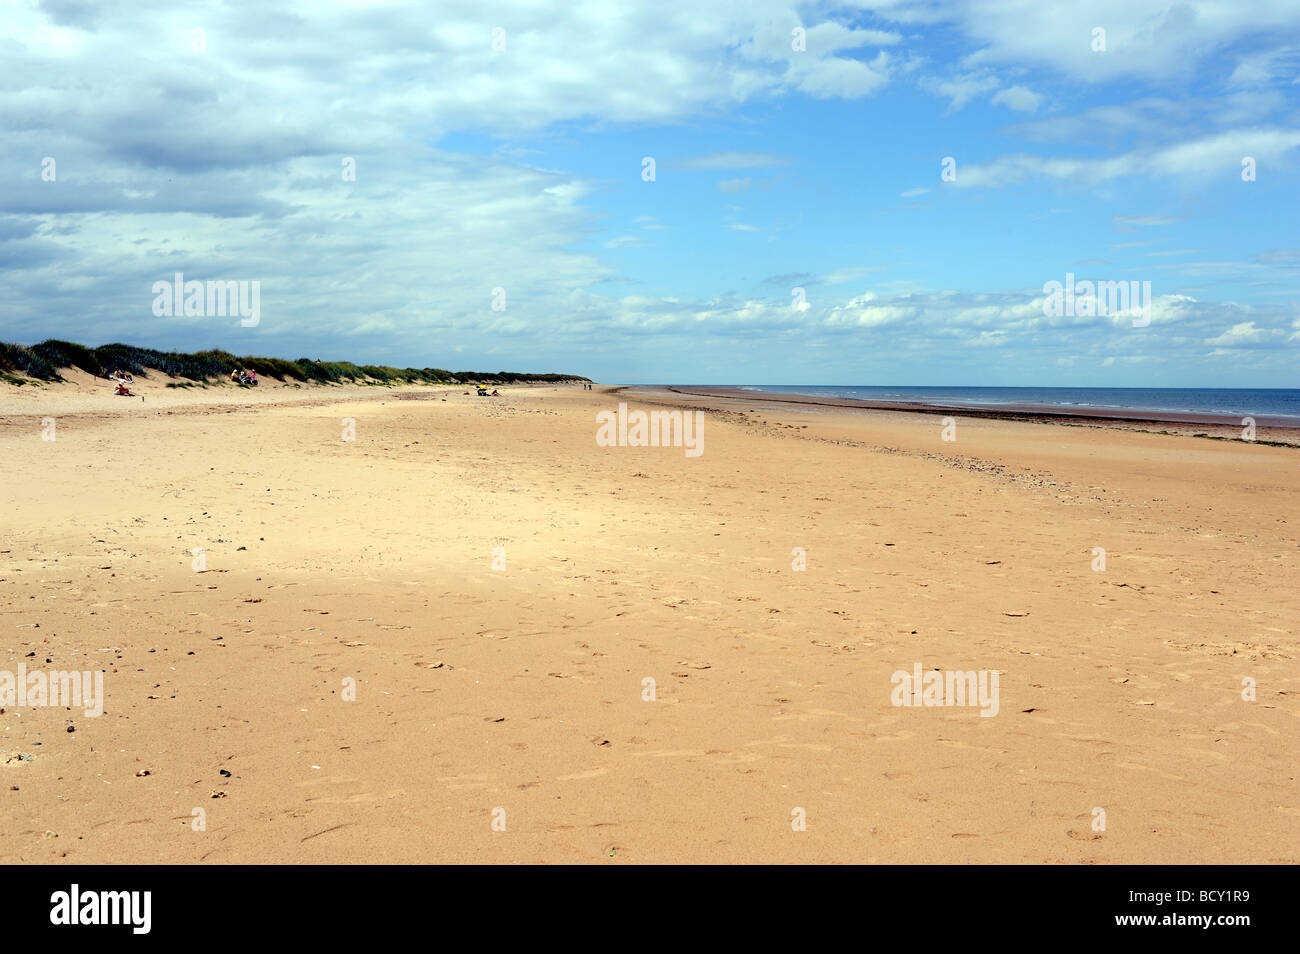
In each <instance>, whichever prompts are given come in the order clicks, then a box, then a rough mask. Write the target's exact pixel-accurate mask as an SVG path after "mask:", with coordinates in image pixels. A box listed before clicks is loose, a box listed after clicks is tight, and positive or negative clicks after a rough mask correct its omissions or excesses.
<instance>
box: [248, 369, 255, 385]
mask: <svg viewBox="0 0 1300 954" xmlns="http://www.w3.org/2000/svg"><path fill="white" fill-rule="evenodd" d="M248 383H249V384H252V385H254V386H256V385H257V372H256V371H249V372H248Z"/></svg>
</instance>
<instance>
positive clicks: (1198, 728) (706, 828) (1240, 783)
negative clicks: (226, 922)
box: [0, 382, 1300, 863]
mask: <svg viewBox="0 0 1300 954" xmlns="http://www.w3.org/2000/svg"><path fill="white" fill-rule="evenodd" d="M462 390H463V389H459V388H457V389H452V390H450V391H447V390H440V389H434V388H420V389H412V390H409V391H400V392H399V391H385V390H377V389H361V388H356V389H341V388H340V389H318V388H309V389H303V390H302V391H298V392H295V391H292V390H287V389H274V388H265V389H259V391H258V392H256V393H254V392H248V391H237V390H235V389H233V388H229V387H226V388H218V389H211V390H208V391H199V392H170V393H164V392H163V390H162V389H161V388H160V387H159V384H158V382H150V383H148V384H144V383H142V391H143V392H144V393H145V396H146V400H145V401H144V402H139V401H135V402H128V401H126V400H124V399H116V400H115V399H113V398H111V397H109V396H108V394H107V390H106V388H104V387H103V386H101V385H98V384H96V385H92V384H90V383H88V382H81V384H79V385H77V386H75V387H72V388H63V389H60V388H45V389H39V390H38V389H31V390H29V389H27V388H23V389H19V390H17V391H15V390H14V389H6V393H5V394H4V396H3V397H0V453H2V454H3V460H4V462H5V468H4V482H5V489H6V497H7V499H6V507H5V528H6V532H5V533H4V535H3V542H2V543H0V551H2V552H0V611H2V620H0V634H2V635H3V642H2V643H0V668H2V669H7V670H10V671H14V670H16V668H17V665H18V664H19V663H20V662H25V663H26V664H27V665H28V668H29V669H45V670H50V669H74V668H76V669H90V668H94V669H99V668H103V669H106V670H107V672H106V675H105V679H106V690H107V704H106V707H105V709H106V711H105V714H104V715H103V716H101V717H99V718H86V717H84V716H83V714H82V713H81V712H80V711H69V710H64V709H48V708H46V709H39V708H38V709H31V708H28V709H18V708H16V707H9V708H8V709H7V711H6V712H5V713H4V714H3V715H2V716H0V729H2V730H3V731H2V732H0V749H3V750H4V751H3V752H0V860H3V861H4V862H7V863H15V862H82V863H100V862H109V863H138V862H199V861H205V862H352V861H391V862H437V861H454V862H470V861H481V862H602V863H624V862H759V861H764V862H880V863H911V862H1033V863H1037V862H1087V863H1093V862H1098V863H1112V862H1178V863H1200V862H1247V863H1249V862H1274V863H1295V862H1296V861H1297V860H1300V848H1298V847H1297V845H1298V843H1300V839H1298V838H1297V834H1298V833H1300V791H1298V789H1297V780H1296V739H1297V729H1298V728H1300V726H1298V724H1297V716H1298V715H1300V696H1298V693H1300V669H1298V667H1297V654H1298V652H1300V645H1298V642H1300V641H1298V639H1297V629H1296V626H1297V620H1298V619H1300V596H1298V595H1297V594H1298V593H1300V588H1298V587H1297V582H1298V579H1297V558H1298V557H1300V550H1298V548H1297V545H1298V543H1300V539H1298V531H1300V524H1293V523H1291V522H1290V521H1292V520H1296V519H1297V517H1296V507H1295V499H1296V497H1295V491H1296V488H1297V486H1298V485H1300V452H1297V451H1295V450H1293V449H1288V448H1278V447H1267V446H1259V445H1250V444H1246V443H1243V442H1240V441H1238V442H1226V441H1225V442H1214V441H1207V440H1197V439H1194V438H1189V437H1173V436H1162V435H1155V434H1146V433H1135V432H1126V431H1118V430H1109V429H1085V428H1077V427H1063V426H1059V425H1052V424H1036V423H1023V422H1010V421H988V420H968V419H965V418H962V417H960V416H958V419H957V440H956V441H955V442H953V443H945V442H943V441H942V440H941V439H940V424H939V421H938V420H937V419H936V418H933V417H930V416H926V415H919V414H909V413H901V412H874V413H864V412H856V411H845V410H835V409H821V410H814V411H809V410H806V409H800V408H788V407H779V406H775V405H761V404H756V403H754V404H745V405H744V406H742V407H740V408H738V409H735V405H734V402H732V404H731V405H730V406H732V407H733V410H729V411H726V412H709V413H708V414H707V416H706V420H705V425H704V436H705V444H704V454H703V455H702V456H701V457H699V458H697V459H688V458H687V457H686V456H685V454H684V453H683V451H682V450H681V449H673V448H601V447H598V446H597V445H596V443H595V439H594V437H595V429H596V425H595V412H596V411H598V410H603V409H612V408H614V407H615V405H616V403H617V401H618V400H619V399H620V398H622V399H624V400H630V401H631V402H632V405H633V407H649V406H650V405H649V404H648V403H647V402H648V401H650V400H652V399H656V400H657V399H665V400H667V399H668V398H663V397H662V396H659V397H656V396H654V395H647V394H642V395H640V396H639V397H638V396H636V395H632V396H629V395H628V394H626V393H623V394H616V393H610V392H604V391H600V390H598V391H596V392H591V393H588V392H584V391H580V390H578V389H576V388H561V389H550V388H546V389H542V388H538V389H508V393H507V396H506V397H504V398H502V399H499V400H496V401H491V400H488V399H483V398H476V397H466V396H464V395H463V394H462V393H461V392H462ZM22 392H26V393H22ZM443 398H445V399H446V400H445V401H444V400H443ZM692 401H693V402H694V403H695V404H697V405H698V404H703V403H705V402H704V401H703V400H702V399H692ZM750 408H754V410H753V411H751V410H750ZM43 416H53V417H55V421H56V428H57V430H56V434H57V439H56V440H54V441H43V440H42V439H41V418H42V417H43ZM345 417H350V418H354V419H355V421H356V440H355V442H345V441H343V440H341V439H340V437H341V433H342V423H341V421H342V419H343V418H345ZM494 547H504V552H505V559H506V568H505V570H504V571H503V572H498V571H494V570H493V569H492V560H493V548H494ZM796 547H803V548H805V549H806V552H807V570H806V571H804V572H796V571H794V570H792V568H791V562H792V553H791V551H792V549H793V548H796ZM1094 547H1104V548H1105V549H1106V551H1107V569H1106V570H1105V572H1094V571H1093V570H1092V561H1093V548H1094ZM194 548H203V549H204V551H205V561H206V570H205V572H196V571H195V570H194V569H193V560H194V557H193V555H192V550H193V549H194ZM31 653H34V654H35V655H32V656H29V654H31ZM918 662H919V663H921V664H922V665H923V666H924V667H925V668H926V669H931V668H940V669H976V670H981V669H983V670H994V669H996V670H999V671H1000V672H1001V677H1000V699H999V713H998V715H997V716H996V717H993V718H983V717H981V716H980V714H979V710H978V709H976V708H957V707H954V708H896V707H894V706H892V705H891V704H890V690H891V684H890V677H891V674H892V673H893V672H894V671H895V670H899V669H904V670H909V671H910V670H911V668H912V666H913V664H915V663H918ZM647 677H650V678H653V679H654V680H655V681H656V688H657V699H656V701H653V702H648V701H643V698H642V694H643V688H642V687H643V680H644V679H645V678H647ZM1247 677H1249V678H1251V679H1254V680H1256V681H1257V685H1258V689H1257V693H1258V695H1257V699H1256V700H1255V701H1253V702H1251V701H1245V700H1243V698H1242V681H1243V679H1245V678H1247ZM346 678H351V679H355V680H356V685H357V689H356V701H344V700H343V698H342V695H343V686H344V680H345V679H346ZM70 724H71V725H74V726H75V729H76V731H75V732H72V733H69V732H67V731H66V728H67V726H68V725H70ZM37 743H40V744H39V745H38V744H37ZM19 755H28V756H30V759H26V760H23V759H19ZM223 769H224V770H226V771H228V772H229V773H231V774H230V777H224V776H222V775H221V774H220V772H221V770H223ZM146 772H147V773H148V774H142V773H146ZM196 808H197V809H203V810H204V812H205V817H206V830H203V831H195V830H194V825H193V821H194V817H195V816H194V810H195V809H196ZM498 808H499V809H503V810H504V813H505V820H506V830H505V831H504V832H494V831H493V830H492V824H491V823H492V817H493V815H492V813H493V811H494V809H498ZM796 808H802V809H803V810H805V811H806V816H807V830H806V831H802V832H796V831H793V830H792V826H791V819H792V811H793V810H795V809H796ZM1095 808H1101V809H1104V811H1105V819H1106V827H1105V831H1104V832H1098V831H1094V830H1093V821H1094V809H1095Z"/></svg>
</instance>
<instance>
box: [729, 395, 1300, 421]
mask: <svg viewBox="0 0 1300 954" xmlns="http://www.w3.org/2000/svg"><path fill="white" fill-rule="evenodd" d="M739 390H743V391H754V392H759V393H768V394H801V395H810V396H814V397H831V398H847V399H852V400H858V401H882V402H889V403H898V404H928V405H933V406H937V407H951V408H953V409H954V410H960V409H962V408H969V409H979V410H998V409H999V408H1009V407H1014V406H1017V405H1033V406H1045V407H1051V408H1059V409H1060V410H1061V412H1062V413H1069V412H1071V411H1074V412H1076V413H1094V414H1095V413H1098V412H1105V411H1141V412H1146V413H1152V414H1206V415H1217V416H1224V417H1234V418H1242V417H1256V418H1262V417H1269V418H1280V419H1285V420H1287V421H1294V422H1295V425H1294V426H1297V427H1300V389H1295V388H1041V387H1040V388H1024V387H1019V388H1009V387H920V386H909V387H888V386H883V385H849V386H840V385H806V386H805V385H794V386H778V385H774V386H759V385H743V386H740V387H739ZM1279 423H1281V422H1280V421H1279Z"/></svg>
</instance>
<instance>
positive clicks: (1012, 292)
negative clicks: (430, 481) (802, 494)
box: [0, 0, 1300, 387]
mask: <svg viewBox="0 0 1300 954" xmlns="http://www.w3.org/2000/svg"><path fill="white" fill-rule="evenodd" d="M498 28H499V30H500V31H503V32H500V33H497V34H496V37H497V39H498V42H497V43H496V46H501V45H502V44H501V42H500V40H501V39H503V40H504V49H497V48H494V34H493V31H494V29H498ZM799 30H802V31H803V33H802V46H803V48H802V49H796V47H798V46H800V43H799V42H798V41H799V40H800V39H801V37H800V34H798V33H796V32H795V31H799ZM1098 30H1102V31H1104V49H1101V48H1099V46H1100V45H1101V44H1100V43H1099V40H1102V37H1101V35H1100V34H1098V32H1097V31H1098ZM0 50H3V51H4V52H3V56H4V60H5V62H6V66H7V68H6V69H5V70H4V71H3V75H2V77H0V114H2V115H3V118H4V128H5V130H6V136H5V137H4V141H3V143H0V166H3V168H4V169H5V170H6V172H7V173H8V174H7V175H5V177H4V179H3V182H0V269H2V270H3V274H4V281H3V283H0V296H2V297H0V339H4V340H16V341H23V342H28V343H30V342H34V341H38V340H41V339H43V338H47V337H61V338H69V339H72V340H78V341H82V342H85V343H88V344H103V343H107V342H110V341H127V342H131V343H136V344H143V345H149V346H153V347H161V348H177V349H182V350H194V349H199V348H206V347H221V348H226V349H228V350H231V351H234V352H236V353H239V354H272V355H279V356H284V357H299V356H302V355H307V356H311V357H323V358H349V359H353V360H357V361H361V362H375V363H386V364H396V365H419V366H436V367H445V368H452V369H468V368H474V369H486V370H496V369H510V370H563V371H574V372H578V373H583V374H588V375H590V376H592V377H594V378H596V379H598V380H601V381H606V382H628V383H630V382H645V381H651V382H690V383H704V382H711V383H771V384H967V385H1051V384H1059V385H1076V386H1088V385H1094V386H1105V385H1115V386H1218V387H1261V386H1264V387H1295V386H1297V378H1296V369H1297V367H1298V366H1300V363H1298V362H1297V358H1298V357H1300V287H1297V281H1296V279H1297V276H1298V275H1300V238H1298V237H1297V228H1296V211H1297V207H1298V205H1300V203H1298V202H1297V199H1296V196H1297V186H1298V185H1300V183H1298V182H1297V176H1296V166H1297V163H1298V162H1300V122H1298V121H1297V120H1298V119H1300V110H1298V109H1297V93H1300V4H1296V3H1294V2H1285V3H1284V2H1271V0H1259V2H1254V3H1249V4H1242V3H1239V2H1236V0H1233V2H1217V0H1200V2H1180V3H1161V2H1143V0H1123V2H1116V0H1094V2H1069V3H1053V2H1033V3H1030V2H1017V0H966V2H957V0H954V2H947V3H932V2H908V0H879V2H842V3H819V2H813V3H790V2H768V0H745V2H730V0H718V2H714V3H709V4H672V3H650V2H646V3H642V2H634V0H624V2H618V3H613V2H610V3H574V4H565V5H562V6H561V5H555V6H553V7H550V8H547V7H546V6H545V5H541V4H535V3H523V2H520V3H486V4H484V3H470V2H464V3H459V2H458V3H446V4H407V3H386V2H342V3H336V4H320V3H302V4H299V3H281V2H267V3H259V4H257V5H256V6H255V7H253V6H249V7H243V6H242V5H234V6H228V5H225V4H221V3H195V4H179V5H177V4H172V3H167V4H161V3H160V4H154V3H151V2H143V0H142V2H131V3H120V4H119V3H113V2H105V3H98V4H90V3H83V2H74V0H59V2H44V3H35V2H18V3H12V4H8V5H7V10H6V17H5V18H4V21H3V23H0ZM646 157H650V158H653V159H654V163H655V176H654V179H653V181H646V179H645V178H643V174H642V172H643V160H644V159H645V158H646ZM945 157H950V158H951V159H952V160H953V161H954V163H955V178H954V179H952V181H943V180H942V179H941V175H940V173H941V168H942V163H943V161H944V159H945ZM1247 157H1249V158H1250V159H1252V160H1253V163H1254V169H1255V177H1254V179H1253V181H1246V180H1245V179H1243V175H1242V169H1243V166H1242V163H1243V160H1244V159H1246V158H1247ZM349 158H350V159H354V160H355V163H356V178H355V181H349V180H345V179H344V178H343V176H342V175H341V173H340V168H341V165H342V162H343V160H344V159H349ZM46 159H53V160H54V161H55V166H54V168H55V175H54V176H53V179H52V181H50V179H49V177H48V176H47V177H44V178H43V174H42V173H43V169H45V168H46V163H45V160H46ZM177 271H182V272H183V273H184V274H185V277H186V278H187V279H191V280H200V281H206V280H247V281H258V282H259V283H260V288H261V301H262V315H261V320H260V322H259V323H258V324H257V326H256V327H243V326H241V323H240V321H239V319H238V318H233V319H232V318H229V317H220V316H191V317H184V318H167V317H158V316H155V315H154V314H153V311H152V307H151V306H152V302H153V293H152V291H151V289H152V286H153V283H154V282H156V281H159V280H166V281H170V280H171V278H172V276H173V274H174V273H175V272H177ZM1067 272H1072V273H1074V274H1075V276H1076V279H1079V280H1081V279H1089V280H1096V281H1108V282H1109V281H1126V282H1127V281H1137V282H1139V283H1140V282H1150V289H1151V299H1150V305H1151V308H1150V323H1149V324H1148V325H1145V326H1141V327H1134V326H1133V323H1132V321H1131V320H1130V317H1129V316H1128V315H1101V316H1098V315H1090V314H1081V315H1069V314H1067V315H1061V316H1051V315H1048V314H1047V313H1046V312H1045V310H1044V307H1043V299H1044V297H1045V295H1044V285H1045V284H1046V283H1048V282H1051V281H1059V282H1064V281H1065V278H1066V273H1067ZM496 289H504V291H505V300H504V309H503V310H494V309H493V307H492V304H493V300H494V294H496ZM795 289H802V292H801V295H802V298H800V297H799V295H800V293H798V292H796V291H795ZM497 300H498V304H500V299H499V297H498V299H497ZM800 301H802V302H803V304H799V302H800Z"/></svg>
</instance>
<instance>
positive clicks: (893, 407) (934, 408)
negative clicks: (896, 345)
mask: <svg viewBox="0 0 1300 954" xmlns="http://www.w3.org/2000/svg"><path fill="white" fill-rule="evenodd" d="M610 390H612V391H614V392H617V393H627V394H631V395H637V396H643V395H644V396H646V397H652V396H659V397H663V396H665V395H678V396H681V397H690V398H709V399H713V400H721V401H727V402H739V403H745V404H747V405H750V406H752V405H756V404H763V405H765V406H768V407H769V408H772V407H778V408H782V409H785V410H791V409H797V408H800V407H803V408H808V409H810V410H811V409H819V410H827V409H829V410H843V411H882V412H896V413H903V414H926V415H931V416H933V415H945V416H950V417H964V418H975V419H984V420H993V421H1023V422H1028V423H1043V424H1062V425H1067V426H1083V427H1107V428H1113V429H1116V430H1141V431H1147V432H1150V433H1174V434H1179V435H1182V436H1188V437H1205V438H1209V439H1214V440H1240V439H1241V433H1242V428H1243V425H1242V423H1241V419H1240V418H1235V417H1232V416H1231V415H1214V414H1211V413H1208V412H1206V413H1200V412H1181V411H1168V412H1160V411H1144V410H1136V409H1135V410H1131V411H1130V410H1126V409H1110V408H1106V409H1100V408H1099V409H1095V410H1089V409H1084V408H1079V409H1072V410H1064V409H1061V408H1059V407H1055V406H1053V405H1035V404H1017V405H1007V406H1005V407H1001V408H993V407H988V406H983V407H980V406H974V407H953V406H950V405H942V404H926V403H919V402H918V403H912V402H906V401H864V400H859V399H857V398H841V397H824V398H823V397H819V396H816V395H808V394H786V393H777V392H768V391H751V390H746V389H743V388H741V387H736V386H722V385H698V386H695V385H623V386H619V387H614V388H611V389H610ZM1254 420H1255V428H1256V440H1255V441H1254V442H1253V443H1260V444H1270V445H1277V446H1282V447H1297V446H1300V425H1297V424H1295V423H1294V422H1292V421H1290V420H1288V419H1286V418H1282V417H1278V416H1276V415H1266V414H1261V415H1258V416H1256V417H1255V418H1254ZM1156 427H1161V428H1165V429H1166V430H1154V428H1156ZM1198 432H1201V433H1198Z"/></svg>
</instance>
